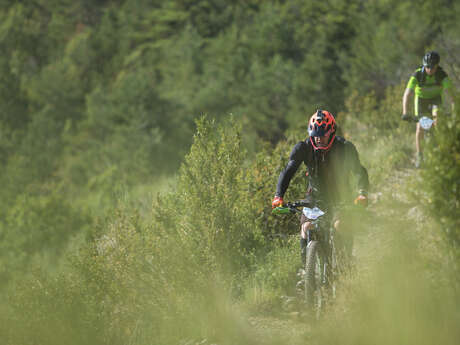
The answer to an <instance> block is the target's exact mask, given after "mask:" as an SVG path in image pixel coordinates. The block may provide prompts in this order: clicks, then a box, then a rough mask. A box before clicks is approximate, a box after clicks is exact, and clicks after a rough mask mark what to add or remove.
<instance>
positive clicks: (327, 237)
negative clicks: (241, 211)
mask: <svg viewBox="0 0 460 345" xmlns="http://www.w3.org/2000/svg"><path fill="white" fill-rule="evenodd" d="M300 209H302V210H300ZM272 213H273V214H276V215H280V214H292V213H296V214H302V213H303V214H304V215H305V217H306V218H307V219H308V220H309V221H310V222H311V223H312V226H311V227H310V229H309V230H307V253H306V254H307V255H306V260H305V265H304V273H303V282H304V296H303V297H304V302H305V303H306V305H307V307H308V308H309V309H310V310H313V311H314V312H315V313H316V317H317V318H319V316H320V315H321V312H322V311H323V310H324V308H325V306H326V303H327V300H328V299H329V298H331V297H332V298H334V297H335V293H336V282H337V280H338V279H337V278H338V276H339V274H340V273H341V272H342V271H343V268H344V267H343V265H342V264H343V263H342V260H341V258H342V255H341V254H340V253H339V250H338V249H337V245H336V243H335V229H334V227H333V226H332V224H331V219H329V217H327V216H326V215H327V210H324V211H323V210H321V209H320V208H319V207H317V206H316V205H312V203H311V202H309V201H306V200H299V201H295V202H288V203H286V204H285V205H284V206H280V207H276V208H274V209H273V210H272Z"/></svg>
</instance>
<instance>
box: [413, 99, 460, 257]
mask: <svg viewBox="0 0 460 345" xmlns="http://www.w3.org/2000/svg"><path fill="white" fill-rule="evenodd" d="M459 104H460V103H459V102H457V103H456V112H454V113H453V114H452V116H451V117H447V118H445V120H444V121H438V124H437V126H436V131H435V134H436V135H435V138H434V140H433V141H432V142H431V143H432V144H431V145H429V146H428V147H427V149H426V152H425V159H426V162H425V168H424V170H423V171H422V177H423V179H422V180H421V184H420V187H421V190H423V191H426V192H427V194H425V195H422V198H423V199H422V200H423V201H424V203H425V205H427V206H428V208H429V210H430V211H431V214H432V216H433V218H435V219H437V220H438V221H439V223H440V225H441V229H442V231H443V234H444V236H445V237H446V239H447V240H448V241H449V243H450V244H451V245H452V246H453V247H454V248H455V249H456V250H457V252H458V251H459V248H460V217H459V216H458V215H459V214H460V201H459V200H460V188H459V181H460V122H459V120H458V119H459V112H458V105H459ZM459 255H460V254H459Z"/></svg>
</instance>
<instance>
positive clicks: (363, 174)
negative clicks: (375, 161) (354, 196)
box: [346, 141, 369, 193]
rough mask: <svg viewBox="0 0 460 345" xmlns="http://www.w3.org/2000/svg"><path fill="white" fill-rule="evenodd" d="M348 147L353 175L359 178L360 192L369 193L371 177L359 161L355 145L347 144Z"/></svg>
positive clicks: (348, 156) (348, 157)
mask: <svg viewBox="0 0 460 345" xmlns="http://www.w3.org/2000/svg"><path fill="white" fill-rule="evenodd" d="M346 145H347V156H346V157H347V159H348V160H349V162H350V165H351V170H352V172H353V174H354V175H355V176H356V177H357V178H358V191H363V192H365V193H367V192H368V190H369V175H368V174H367V169H366V168H365V167H363V166H362V165H361V161H360V160H359V155H358V151H357V150H356V147H355V145H353V144H352V143H351V142H349V141H348V142H347V143H346Z"/></svg>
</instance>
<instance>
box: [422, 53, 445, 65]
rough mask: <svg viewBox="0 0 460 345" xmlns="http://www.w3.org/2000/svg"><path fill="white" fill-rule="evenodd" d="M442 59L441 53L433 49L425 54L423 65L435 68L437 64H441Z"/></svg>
mask: <svg viewBox="0 0 460 345" xmlns="http://www.w3.org/2000/svg"><path fill="white" fill-rule="evenodd" d="M440 60H441V57H440V56H439V54H438V53H437V52H435V51H431V52H428V53H426V54H425V56H424V57H423V66H425V67H428V68H433V67H434V66H436V65H437V64H439V61H440Z"/></svg>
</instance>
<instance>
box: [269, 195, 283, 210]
mask: <svg viewBox="0 0 460 345" xmlns="http://www.w3.org/2000/svg"><path fill="white" fill-rule="evenodd" d="M283 204H284V201H283V198H282V197H281V196H275V197H274V198H273V201H272V208H275V207H278V206H283Z"/></svg>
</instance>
